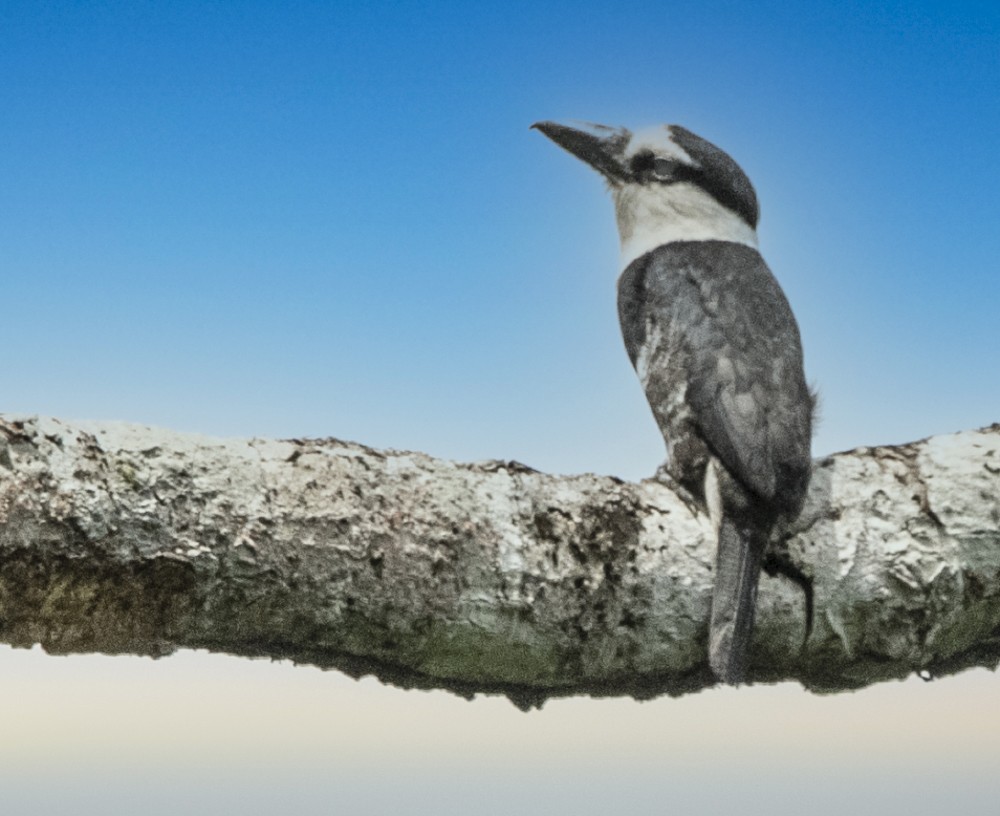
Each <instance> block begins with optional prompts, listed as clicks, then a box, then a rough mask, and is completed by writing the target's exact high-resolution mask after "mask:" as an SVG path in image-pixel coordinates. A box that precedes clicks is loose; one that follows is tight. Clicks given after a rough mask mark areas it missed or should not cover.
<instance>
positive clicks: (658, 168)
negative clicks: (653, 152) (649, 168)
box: [653, 159, 674, 178]
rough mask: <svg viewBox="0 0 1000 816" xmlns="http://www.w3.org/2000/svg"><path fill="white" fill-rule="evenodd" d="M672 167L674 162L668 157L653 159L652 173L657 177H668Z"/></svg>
mask: <svg viewBox="0 0 1000 816" xmlns="http://www.w3.org/2000/svg"><path fill="white" fill-rule="evenodd" d="M673 169H674V163H673V162H672V161H670V159H654V160H653V175H654V176H656V177H657V178H669V177H670V175H671V172H672V171H673Z"/></svg>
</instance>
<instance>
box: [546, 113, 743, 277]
mask: <svg viewBox="0 0 1000 816" xmlns="http://www.w3.org/2000/svg"><path fill="white" fill-rule="evenodd" d="M532 127H533V128H535V129H536V130H539V131H541V132H542V133H544V134H545V135H546V136H548V137H549V138H550V139H551V140H552V141H553V142H555V143H556V144H557V145H559V146H560V147H562V148H563V149H565V150H567V151H568V152H570V153H572V154H573V155H574V156H576V157H577V158H578V159H581V160H582V161H584V162H586V163H587V164H589V165H590V166H591V167H593V168H594V169H595V170H597V171H598V172H599V173H600V174H601V175H602V176H604V178H605V179H606V180H607V182H608V184H609V186H610V188H611V194H612V197H613V198H614V201H615V215H616V216H617V220H618V233H619V236H620V238H621V244H622V265H623V267H625V266H628V264H630V263H631V262H632V261H633V260H635V259H636V258H638V257H640V256H641V255H644V254H645V253H646V252H649V251H651V250H653V249H656V247H658V246H661V245H662V244H666V243H671V242H674V241H708V240H720V241H734V242H736V243H740V244H747V245H748V246H752V247H754V248H756V247H757V232H756V228H757V220H758V218H759V210H758V208H757V195H756V193H755V192H754V189H753V185H752V184H750V179H748V178H747V176H746V174H745V173H744V172H743V170H742V169H741V168H740V166H739V165H738V164H737V163H736V162H735V161H733V159H732V158H731V157H730V156H729V154H728V153H726V152H724V151H722V150H720V149H719V148H717V147H716V146H715V145H713V144H712V143H711V142H708V141H706V140H705V139H702V138H701V137H700V136H696V135H695V134H694V133H692V132H691V131H690V130H687V129H686V128H683V127H681V126H680V125H662V126H660V127H655V128H649V129H646V130H640V131H636V132H635V133H633V132H632V131H630V130H627V129H625V128H615V127H607V126H605V125H594V124H574V125H572V126H570V125H562V124H559V123H557V122H538V123H536V124H534V125H532Z"/></svg>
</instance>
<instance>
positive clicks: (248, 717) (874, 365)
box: [0, 0, 1000, 816]
mask: <svg viewBox="0 0 1000 816" xmlns="http://www.w3.org/2000/svg"><path fill="white" fill-rule="evenodd" d="M998 42H1000V7H997V6H996V4H995V3H986V2H982V3H977V2H957V3H956V2H948V3H945V2H943V1H942V2H918V3H905V4H904V3H901V2H890V3H882V4H878V5H876V4H871V3H864V2H859V1H857V0H856V1H854V2H851V0H847V1H846V2H837V3H833V2H825V1H824V2H817V3H811V4H808V5H806V4H799V5H798V7H797V6H796V5H794V4H788V3H779V2H770V0H763V2H759V3H756V4H754V5H753V7H752V10H751V8H750V7H748V6H741V5H738V4H735V3H732V2H722V1H721V0H717V1H715V2H712V1H711V0H710V1H709V2H699V3H681V2H660V3H650V2H645V1H642V0H636V1H635V2H629V1H628V0H625V2H619V3H612V4H604V5H600V4H596V3H574V4H569V3H549V4H540V3H523V2H515V3H513V4H511V3H508V4H503V5H497V4H485V3H471V2H469V3H425V4H416V3H408V2H395V3H386V2H374V3H367V4H340V3H320V2H298V1H296V0H291V2H283V3H275V2H245V3H239V4H236V3H231V4H230V3H224V2H207V1H206V2H187V1H186V0H178V1H177V2H172V3H169V4H161V3H153V2H144V1H142V0H140V1H137V2H128V3H126V2H80V3H70V2H31V3H29V2H7V3H2V4H0V78H2V81H0V106H2V110H3V112H4V113H3V115H2V116H0V136H2V142H3V145H4V149H3V150H2V151H0V179H3V182H2V184H0V216H2V217H0V277H2V281H3V289H2V291H0V303H2V304H3V306H4V309H3V319H2V320H0V338H2V341H3V346H4V348H5V349H7V353H6V354H5V355H4V366H3V370H4V373H5V378H4V379H5V387H4V394H3V396H4V400H5V401H4V402H3V403H2V404H0V412H5V413H13V412H22V413H39V414H46V415H53V416H60V417H65V418H89V419H108V420H110V419H121V420H126V421H131V422H140V423H145V424H152V425H160V426H164V427H169V428H174V429H177V430H190V431H197V432H201V433H207V434H216V435H225V436H250V435H258V436H272V437H291V436H310V435H312V436H330V435H332V436H338V437H341V438H346V439H353V440H357V441H359V442H364V443H366V444H370V445H373V446H378V447H395V448H403V449H416V450H424V451H426V452H428V453H431V454H434V455H438V456H443V457H448V458H454V459H462V460H475V459H483V458H493V457H496V458H506V459H510V458H513V459H518V460H520V461H523V462H526V463H527V464H530V465H532V466H534V467H537V468H539V469H542V470H546V471H553V472H564V473H565V472H579V471H595V472H599V473H611V474H615V475H618V476H622V477H624V478H629V479H637V478H641V477H643V476H646V475H648V474H649V473H651V472H652V471H653V469H654V468H655V467H656V466H657V464H658V463H659V461H660V460H661V458H662V455H663V447H662V442H661V441H660V439H659V436H658V433H657V431H656V428H655V425H654V424H653V422H652V419H651V418H650V416H649V412H648V408H647V407H646V405H645V402H644V399H643V397H642V394H641V391H640V389H639V386H638V383H637V381H636V379H635V376H634V373H633V372H632V370H631V368H630V366H629V364H628V360H627V357H626V355H625V353H624V350H623V348H622V343H621V339H620V336H619V331H618V326H617V315H616V311H615V300H614V298H615V292H614V281H615V277H616V274H617V244H616V236H615V232H614V226H613V218H612V212H611V205H610V203H609V201H608V200H607V196H606V195H605V193H604V190H603V185H602V183H601V181H600V179H599V178H598V177H597V176H596V175H595V174H594V173H593V172H590V171H588V170H587V168H585V167H584V166H583V165H582V164H580V163H579V162H577V161H575V160H573V159H572V158H571V157H569V156H568V155H566V154H565V153H563V152H561V151H559V150H558V149H556V148H555V147H554V146H553V145H552V144H551V143H550V142H548V141H547V140H546V139H545V138H544V137H542V136H541V135H539V134H538V133H535V132H531V131H529V130H528V126H529V125H530V124H531V123H532V122H534V121H537V120H540V119H557V120H567V119H584V120H592V121H601V122H604V123H606V124H623V125H629V126H643V125H649V124H655V123H658V122H676V123H680V124H684V125H685V126H687V127H688V128H690V129H691V130H693V131H695V132H696V133H699V134H700V135H702V136H704V137H706V138H708V139H710V140H711V141H713V142H715V143H717V144H719V145H720V146H721V147H723V148H724V149H726V150H727V151H729V152H730V153H731V154H732V155H733V156H734V157H735V158H736V159H737V161H738V162H740V164H741V165H742V166H743V167H744V169H745V170H746V171H747V173H748V174H749V176H750V178H751V179H752V180H753V182H754V184H755V186H756V189H757V193H758V196H759V198H760V201H761V210H762V221H761V229H760V234H761V248H762V251H763V254H764V256H765V257H766V258H767V260H768V262H769V264H770V265H771V267H772V269H773V270H774V272H775V274H776V275H777V277H778V278H779V280H780V281H781V283H782V285H783V287H784V289H785V291H786V293H787V294H788V297H789V300H790V302H791V303H792V306H793V308H794V310H795V312H796V315H797V317H798V319H799V323H800V326H801V330H802V335H803V342H804V347H805V354H806V368H807V374H808V376H809V377H810V379H811V380H813V381H815V382H816V383H817V385H818V386H819V388H820V391H821V393H822V397H823V420H822V424H821V426H820V428H819V432H818V434H817V437H816V439H815V442H814V452H815V453H816V454H817V455H821V454H825V453H829V452H833V451H836V450H842V449H847V448H851V447H854V446H857V445H862V444H880V443H893V442H905V441H911V440H913V439H918V438H922V437H925V436H929V435H933V434H937V433H945V432H950V431H955V430H962V429H966V428H974V427H980V426H984V425H988V424H990V423H991V422H996V421H1000V410H998V406H1000V377H998V376H997V375H996V371H997V356H998V353H997V349H1000V320H997V303H998V302H1000V274H998V272H1000V269H998V262H997V258H998V257H1000V229H997V221H998V215H1000V154H998V151H997V149H996V145H997V144H998V143H1000V94H998V91H997V89H998V88H1000V48H998V47H997V43H998ZM0 678H2V679H0V687H2V688H3V689H4V691H5V694H3V695H0V724H2V728H3V735H4V737H3V739H2V740H0V752H2V754H3V757H2V762H0V768H3V770H0V810H3V812H4V813H8V812H9V813H11V814H15V816H20V814H25V816H35V814H49V813H66V812H73V813H74V814H88V815H89V814H91V813H93V814H97V813H101V814H118V813H136V812H141V813H144V814H152V816H158V814H160V813H163V814H166V813H171V814H175V813H178V812H180V811H183V812H185V813H190V814H201V813H228V812H240V813H241V814H246V815H247V816H255V815H256V814H266V813H274V812H276V811H281V812H292V813H295V814H297V815H298V814H321V813H322V814H326V813H331V812H338V811H339V810H342V811H344V812H351V813H359V814H364V813H373V814H382V813H394V812H402V813H413V814H417V816H422V814H434V816H443V815H447V814H470V813H477V814H493V813H498V814H499V813H511V812H515V813H520V814H530V813H553V812H555V813H559V812H563V811H566V812H573V813H575V814H582V816H587V814H597V813H605V812H607V811H608V810H610V809H612V808H615V809H618V810H622V811H623V812H630V811H655V812H662V811H671V810H673V809H675V808H676V809H680V810H683V811H684V812H685V813H712V814H714V813H717V812H719V811H720V810H724V809H726V808H734V807H736V806H737V805H739V806H740V808H741V812H742V813H744V814H745V816H753V814H757V813H761V814H763V813H767V814H768V815H769V816H781V814H784V813H801V812H802V811H803V810H807V811H808V812H810V813H812V814H826V813H829V814H833V813H838V814H839V813H843V812H845V811H848V812H852V813H859V814H864V813H879V814H885V813H895V812H897V811H905V812H907V813H908V814H912V815H914V816H919V815H920V814H925V813H926V814H930V813H939V812H941V811H942V810H959V809H962V808H968V809H970V810H971V809H978V810H980V811H985V812H990V810H991V809H995V807H996V803H997V802H998V801H1000V775H998V774H997V773H996V771H995V768H996V764H997V763H996V758H997V757H998V756H1000V750H998V749H1000V705H998V704H997V696H998V693H1000V680H998V678H997V677H996V676H995V674H993V673H990V672H987V671H984V670H976V671H971V672H967V673H965V674H963V675H961V676H959V677H954V678H946V679H942V680H940V681H936V682H933V683H923V682H922V681H919V680H915V679H911V680H909V681H907V682H905V683H887V684H882V685H880V686H878V687H875V688H872V689H868V690H866V691H863V692H858V693H854V694H850V695H838V696H835V697H817V696H815V695H811V694H809V693H807V692H804V691H802V690H801V689H800V688H798V687H797V686H795V685H794V684H783V685H780V686H776V687H754V688H749V689H740V690H737V691H733V690H729V689H723V690H713V691H709V692H705V693H702V694H698V695H693V696H690V697H685V698H681V699H676V700H675V699H660V700H656V701H652V702H647V703H641V704H640V703H635V702H632V701H626V700H617V701H615V700H601V701H593V700H587V699H575V700H562V701H554V702H552V703H550V704H549V705H547V706H546V707H545V708H544V709H543V710H542V711H540V712H532V713H530V714H527V715H525V714H522V713H521V712H519V711H517V710H516V709H514V708H513V706H511V705H509V704H508V703H507V702H506V701H504V700H501V699H496V698H485V699H477V700H476V701H474V702H471V703H468V702H465V701H462V700H459V699H457V698H454V697H450V696H448V695H444V694H442V693H420V692H402V691H399V690H395V689H386V688H382V687H380V686H379V685H378V684H377V683H375V682H374V681H372V680H370V679H369V680H365V681H361V682H355V681H352V680H349V679H346V678H344V677H342V676H340V675H337V674H334V673H322V672H319V671H316V670H313V669H309V668H301V667H299V668H296V667H292V666H290V665H288V664H284V663H279V664H272V663H267V662H263V661H247V660H238V659H235V658H230V657H226V656H218V655H206V654H202V653H187V652H185V653H180V654H178V655H175V656H173V657H170V658H167V659H163V660H159V661H152V660H148V659H137V658H109V657H101V656H80V657H70V658H61V657H60V658H56V657H50V656H47V655H45V654H43V653H41V652H40V651H39V650H37V649H36V650H32V651H23V650H20V651H18V650H11V649H9V648H7V647H0ZM5 805H6V806H5Z"/></svg>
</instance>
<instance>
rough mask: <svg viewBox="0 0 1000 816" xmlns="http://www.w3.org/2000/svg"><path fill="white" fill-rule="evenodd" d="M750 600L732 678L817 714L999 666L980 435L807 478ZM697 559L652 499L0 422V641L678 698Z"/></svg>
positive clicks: (695, 612)
mask: <svg viewBox="0 0 1000 816" xmlns="http://www.w3.org/2000/svg"><path fill="white" fill-rule="evenodd" d="M773 546H774V547H775V549H776V551H777V552H778V553H780V554H782V556H783V558H784V559H785V561H786V562H787V563H790V564H792V565H794V566H795V567H797V568H798V569H799V570H801V572H802V573H803V574H804V575H806V576H808V577H809V578H810V579H811V580H812V586H813V592H814V612H813V615H812V625H811V631H809V632H808V637H807V615H806V602H805V597H806V596H805V593H804V592H803V590H802V588H801V587H800V586H799V585H798V584H796V583H795V582H792V581H790V580H788V579H787V578H785V577H783V576H781V575H778V576H776V577H768V576H766V575H765V576H764V578H763V580H762V582H761V588H760V594H759V601H758V615H757V629H756V634H755V638H754V647H753V659H752V664H753V665H752V671H751V674H752V679H753V680H754V681H757V682H762V681H776V680H780V679H797V680H799V681H801V682H802V683H803V685H805V686H806V687H808V688H810V689H813V690H817V691H839V690H846V689H853V688H857V687H860V686H864V685H867V684H870V683H873V682H876V681H879V680H885V679H889V678H899V677H904V676H906V675H907V674H909V673H911V672H915V671H919V672H922V673H926V675H928V676H931V675H933V676H936V675H943V674H948V673H952V672H955V671H958V670H960V669H963V668H966V667H969V666H974V665H975V666H989V667H992V668H996V666H997V664H998V662H1000V425H994V426H992V427H990V428H986V429H983V430H981V431H975V432H967V433H961V434H954V435H949V436H940V437H934V438H931V439H927V440H924V441H922V442H918V443H913V444H909V445H901V446H895V447H880V448H860V449H858V450H855V451H850V452H848V453H843V454H838V455H836V456H831V457H828V458H826V459H823V460H819V461H817V462H815V465H814V473H813V478H812V485H811V489H810V492H809V497H808V500H807V503H806V506H805V509H804V510H803V512H802V514H801V515H800V516H799V518H798V519H796V520H795V521H794V522H791V523H789V524H788V525H787V526H786V528H784V529H781V530H779V531H777V532H776V534H775V539H774V542H773ZM713 549H714V544H713V536H712V531H711V528H710V524H709V522H708V519H707V517H706V516H705V515H704V514H703V513H702V512H701V511H700V510H699V509H698V508H697V507H696V506H695V505H694V504H692V503H691V502H689V501H687V500H686V499H685V497H684V495H683V492H682V491H680V490H679V489H677V488H675V487H673V486H671V485H670V484H668V483H665V482H662V481H657V480H647V481H643V482H640V483H638V484H631V483H626V482H622V481H621V480H618V479H614V478H610V477H602V476H595V475H592V474H583V475H578V476H551V475H546V474H543V473H538V472H536V471H534V470H532V469H530V468H528V467H526V466H524V465H520V464H518V463H516V462H502V461H491V462H479V463H474V464H456V463H454V462H449V461H444V460H439V459H434V458H432V457H430V456H427V455H424V454H421V453H409V452H400V451H379V450H373V449H371V448H368V447H365V446H363V445H358V444H354V443H350V442H342V441H339V440H336V439H322V440H304V439H292V440H284V441H267V440H259V439H254V440H220V439H210V438H205V437H198V436H193V435H189V434H177V433H171V432H167V431H162V430H155V429H151V428H145V427H139V426H129V425H121V424H112V423H104V424H83V423H68V422H63V421H60V420H55V419H43V418H37V417H13V416H2V417H0V641H2V642H6V643H9V644H13V645H14V646H23V647H28V646H32V645H34V644H36V643H39V644H41V645H42V646H43V647H44V648H45V649H46V650H47V651H49V652H51V653H69V652H104V653H129V654H144V655H153V656H162V655H166V654H169V653H170V652H172V651H174V650H176V649H179V648H202V649H209V650H212V651H220V652H227V653H230V654H237V655H246V656H254V657H269V658H290V659H292V660H294V661H296V662H299V663H308V664H313V665H317V666H321V667H323V668H336V669H339V670H341V671H344V672H347V673H349V674H352V675H356V676H357V675H361V674H366V673H372V674H375V675H377V676H378V677H380V678H381V679H382V680H384V681H386V682H390V683H394V684H397V685H401V686H406V687H423V688H442V689H448V690H451V691H455V692H457V693H460V694H466V695H471V694H474V693H476V692H500V693H503V694H506V695H508V696H509V697H510V698H511V699H512V700H513V701H514V702H515V703H517V704H518V705H521V706H530V705H537V704H540V703H541V702H542V701H544V700H545V699H546V698H547V697H551V696H562V695H569V694H591V695H609V694H628V695H633V696H636V697H649V696H653V695H657V694H661V693H667V694H680V693H684V692H688V691H694V690H697V689H700V688H703V687H705V686H707V685H711V684H712V683H713V680H712V677H711V674H710V673H709V671H708V668H707V664H706V637H707V621H708V613H709V603H710V598H711V587H712V561H713V555H714V553H713Z"/></svg>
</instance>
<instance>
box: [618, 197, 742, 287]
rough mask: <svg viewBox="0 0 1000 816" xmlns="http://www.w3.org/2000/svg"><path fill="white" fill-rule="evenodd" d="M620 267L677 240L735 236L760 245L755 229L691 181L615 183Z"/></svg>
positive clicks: (735, 239) (739, 241) (726, 238)
mask: <svg viewBox="0 0 1000 816" xmlns="http://www.w3.org/2000/svg"><path fill="white" fill-rule="evenodd" d="M612 195H613V196H614V200H615V215H616V217H617V219H618V235H619V238H620V239H621V247H622V251H621V268H622V269H625V268H626V267H627V266H628V265H629V264H630V263H632V261H634V260H635V259H636V258H638V257H640V256H642V255H645V254H646V253H647V252H651V251H652V250H654V249H656V248H657V247H658V246H662V245H663V244H669V243H673V242H675V241H709V240H716V241H732V242H733V243H737V244H746V245H747V246H749V247H753V248H754V249H757V231H756V230H755V229H754V228H753V227H751V226H750V225H749V224H748V223H747V222H746V221H744V220H743V219H742V218H741V217H740V216H738V215H737V214H736V213H735V212H733V211H732V210H730V209H729V208H728V207H724V206H722V205H721V204H720V203H719V202H718V201H716V200H715V199H714V198H713V197H712V196H710V195H709V194H708V193H706V192H705V191H704V190H702V189H701V188H700V187H697V186H696V185H694V184H691V183H690V182H686V181H685V182H678V183H676V184H653V185H646V184H626V185H623V186H621V187H613V188H612Z"/></svg>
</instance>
